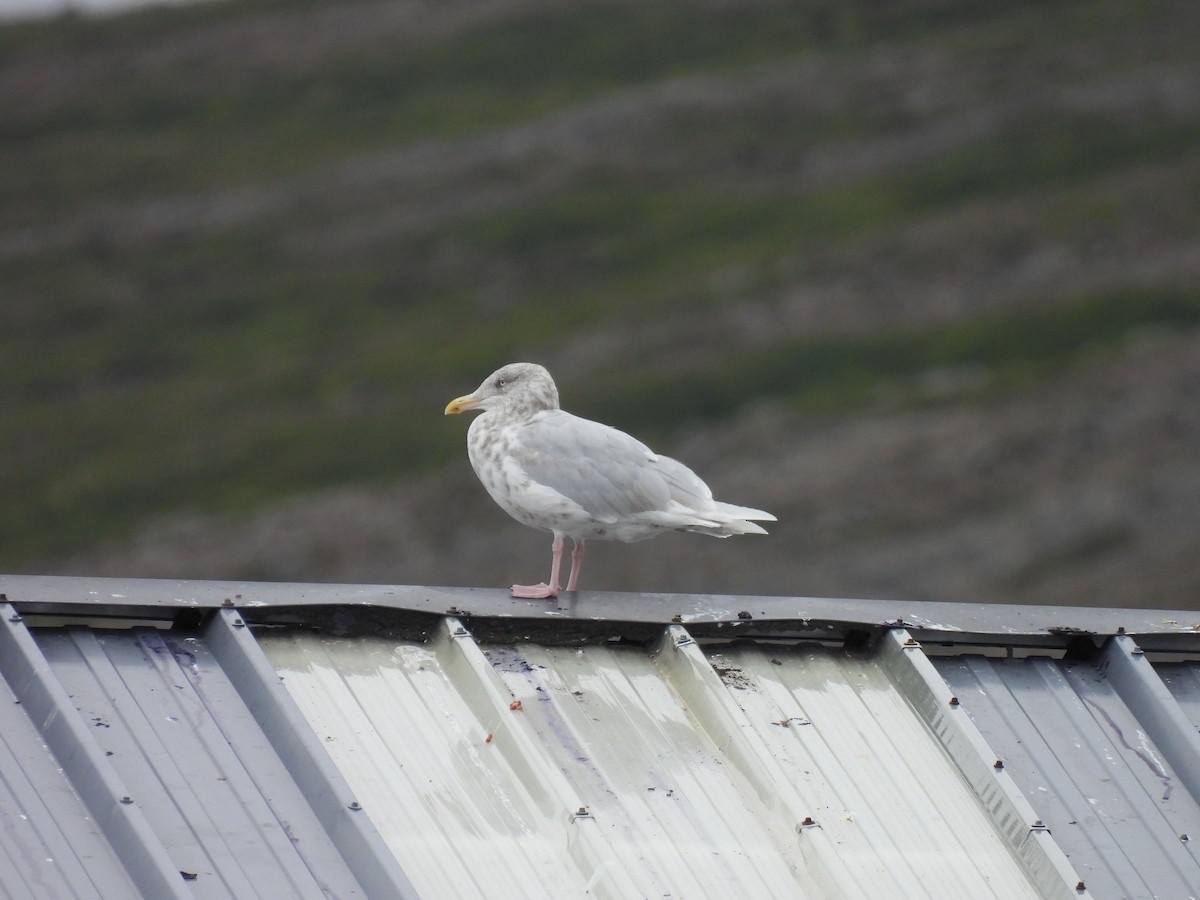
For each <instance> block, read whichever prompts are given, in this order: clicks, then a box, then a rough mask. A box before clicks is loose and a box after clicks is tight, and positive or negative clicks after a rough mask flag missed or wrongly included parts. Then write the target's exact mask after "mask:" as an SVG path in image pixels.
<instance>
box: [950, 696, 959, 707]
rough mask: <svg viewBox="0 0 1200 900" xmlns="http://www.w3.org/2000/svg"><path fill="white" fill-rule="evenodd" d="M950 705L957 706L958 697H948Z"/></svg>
mask: <svg viewBox="0 0 1200 900" xmlns="http://www.w3.org/2000/svg"><path fill="white" fill-rule="evenodd" d="M950 705H951V706H958V698H957V697H951V698H950Z"/></svg>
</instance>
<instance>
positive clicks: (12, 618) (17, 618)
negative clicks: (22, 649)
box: [8, 613, 21, 624]
mask: <svg viewBox="0 0 1200 900" xmlns="http://www.w3.org/2000/svg"><path fill="white" fill-rule="evenodd" d="M8 621H10V622H12V623H14V624H16V623H17V622H20V621H21V617H20V616H19V615H18V614H17V613H13V614H12V615H11V616H9V617H8Z"/></svg>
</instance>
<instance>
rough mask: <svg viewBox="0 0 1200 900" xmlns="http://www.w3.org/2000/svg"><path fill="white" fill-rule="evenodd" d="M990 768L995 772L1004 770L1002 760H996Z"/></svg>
mask: <svg viewBox="0 0 1200 900" xmlns="http://www.w3.org/2000/svg"><path fill="white" fill-rule="evenodd" d="M992 768H993V769H996V770H997V771H999V770H1000V769H1003V768H1004V760H1002V759H998V760H996V761H995V762H994V763H992Z"/></svg>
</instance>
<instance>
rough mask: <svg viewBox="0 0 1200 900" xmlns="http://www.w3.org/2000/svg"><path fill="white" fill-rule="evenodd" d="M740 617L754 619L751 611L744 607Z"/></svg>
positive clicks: (739, 614)
mask: <svg viewBox="0 0 1200 900" xmlns="http://www.w3.org/2000/svg"><path fill="white" fill-rule="evenodd" d="M738 618H739V619H753V618H754V616H752V615H750V613H749V612H748V611H747V610H744V609H743V610H742V611H741V612H740V613H738Z"/></svg>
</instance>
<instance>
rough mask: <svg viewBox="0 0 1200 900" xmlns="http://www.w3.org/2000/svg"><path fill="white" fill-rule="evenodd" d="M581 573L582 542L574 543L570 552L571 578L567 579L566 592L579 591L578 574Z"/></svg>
mask: <svg viewBox="0 0 1200 900" xmlns="http://www.w3.org/2000/svg"><path fill="white" fill-rule="evenodd" d="M581 571H583V541H576V542H575V549H574V550H572V551H571V577H570V578H568V579H567V590H568V591H574V590H578V589H579V573H580V572H581Z"/></svg>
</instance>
